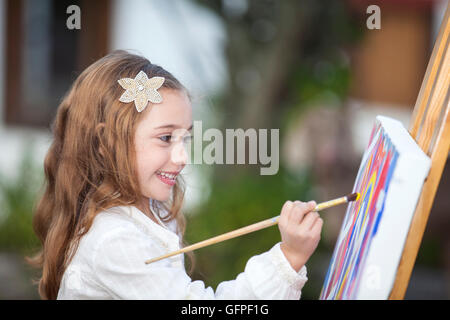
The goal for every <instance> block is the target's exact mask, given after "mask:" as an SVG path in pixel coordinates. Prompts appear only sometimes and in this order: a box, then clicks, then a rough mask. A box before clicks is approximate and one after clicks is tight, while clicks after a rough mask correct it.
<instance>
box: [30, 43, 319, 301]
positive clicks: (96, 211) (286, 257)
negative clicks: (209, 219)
mask: <svg viewBox="0 0 450 320" xmlns="http://www.w3.org/2000/svg"><path fill="white" fill-rule="evenodd" d="M191 129H192V106H191V102H190V98H189V94H188V92H187V90H186V89H185V88H184V87H183V86H182V85H181V84H180V82H179V81H178V80H177V79H176V78H175V77H174V76H173V75H172V74H170V73H169V72H167V71H166V70H164V69H163V68H161V67H160V66H157V65H154V64H152V63H150V62H149V61H148V60H147V59H145V58H143V57H141V56H138V55H134V54H130V53H128V52H125V51H115V52H113V53H111V54H109V55H107V56H105V57H103V58H102V59H100V60H98V61H97V62H95V63H94V64H92V65H91V66H89V67H88V68H87V69H86V70H85V71H83V72H82V73H81V74H80V75H79V77H78V78H77V79H76V80H75V82H74V84H73V86H72V88H71V89H70V90H69V92H68V93H67V95H66V96H65V97H64V99H63V101H62V102H61V104H60V106H59V107H58V111H57V114H56V118H55V122H54V123H53V125H52V130H53V135H54V139H53V143H52V145H51V146H50V149H49V151H48V153H47V156H46V158H45V162H44V169H45V177H46V185H45V191H44V193H43V195H42V197H41V198H40V200H39V202H38V205H37V207H36V210H35V215H34V220H33V226H34V230H35V232H36V234H37V235H38V237H39V239H40V241H41V243H42V250H41V251H40V252H39V253H38V254H37V255H36V256H35V257H33V258H32V259H29V261H30V263H33V264H35V265H37V266H39V267H40V268H42V276H41V278H40V279H39V293H40V295H41V297H42V298H43V299H299V298H300V295H301V289H302V287H303V285H304V284H305V282H306V281H307V277H306V267H305V263H306V262H307V260H308V259H309V257H310V256H311V254H312V253H313V252H314V250H315V249H316V247H317V244H318V241H319V239H320V232H321V229H322V219H320V217H319V215H318V214H317V213H316V212H313V211H312V210H313V208H314V207H315V202H314V201H311V202H308V203H303V202H301V201H295V202H292V201H286V202H285V204H284V205H283V207H282V209H281V213H280V220H279V224H278V226H279V229H280V233H281V239H282V241H281V242H279V243H276V244H274V246H273V247H272V248H271V249H270V250H269V251H267V252H263V253H261V254H259V255H256V256H254V257H252V258H250V259H249V261H248V262H247V264H246V266H245V270H244V271H243V272H242V273H240V274H239V275H238V276H237V278H236V279H234V280H230V281H224V282H222V283H220V284H219V286H218V287H217V290H216V291H215V292H214V291H213V289H212V288H211V287H205V284H204V283H203V282H202V281H199V280H196V281H192V279H191V278H190V277H189V276H188V274H187V273H186V270H185V266H184V257H183V255H177V256H173V257H171V258H168V259H163V260H160V261H157V262H154V263H152V264H148V265H147V264H145V263H144V261H145V260H146V259H148V258H152V257H157V256H161V255H163V254H165V253H168V252H171V251H175V250H178V249H179V248H180V247H181V246H182V245H183V235H184V230H185V219H184V217H183V214H182V212H181V207H182V202H183V197H184V187H183V184H184V183H183V179H182V174H181V172H182V170H183V168H184V167H185V165H186V163H187V160H188V155H187V152H186V148H185V145H184V144H185V141H186V139H189V138H190V131H191ZM249 201H251V199H249ZM211 214H214V213H213V212H212V213H211Z"/></svg>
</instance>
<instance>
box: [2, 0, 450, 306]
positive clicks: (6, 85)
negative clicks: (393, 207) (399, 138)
mask: <svg viewBox="0 0 450 320" xmlns="http://www.w3.org/2000/svg"><path fill="white" fill-rule="evenodd" d="M447 3H448V1H444V0H436V1H431V0H427V1H425V0H384V1H362V0H355V1H349V0H346V1H333V0H323V1H314V0H302V1H275V0H215V1H206V0H201V1H200V0H197V1H196V0H177V1H164V0H132V1H130V0H95V1H93V0H90V1H87V0H58V1H56V0H0V299H38V298H39V296H38V294H37V288H36V286H35V285H33V284H32V282H31V279H32V278H33V277H35V276H36V272H35V271H34V270H32V269H30V267H28V266H27V265H26V264H25V263H24V259H23V258H24V256H25V255H27V254H30V253H32V252H34V251H35V250H36V249H37V248H38V245H39V244H38V241H37V239H36V237H35V235H34V233H33V231H32V227H31V219H32V208H33V205H34V204H35V202H36V199H37V197H38V195H39V193H40V192H41V191H42V183H43V159H44V157H45V154H46V151H47V149H48V147H49V145H50V143H51V131H50V124H51V122H52V121H53V118H54V116H55V113H56V109H57V106H58V104H59V101H60V100H61V98H62V96H63V95H64V93H65V92H66V91H67V90H68V89H69V86H70V85H71V83H72V82H73V81H74V80H75V78H76V77H77V75H78V74H79V73H80V72H81V71H82V70H83V69H84V68H86V67H87V66H88V65H89V64H91V63H92V62H94V61H95V60H97V59H98V58H100V57H102V56H104V55H105V54H107V53H108V52H110V51H112V50H114V49H126V50H131V51H133V52H135V53H138V54H142V55H144V56H145V57H147V58H148V59H149V60H150V61H151V62H152V63H155V64H159V65H161V66H163V67H164V68H165V69H167V70H169V71H170V72H172V73H173V74H174V75H175V76H176V77H177V78H178V79H179V80H180V81H181V82H182V83H183V84H184V85H185V86H186V87H187V88H188V89H189V90H190V92H191V94H192V95H193V97H194V98H193V107H194V120H201V121H202V122H203V130H206V129H207V128H212V127H214V128H219V129H220V130H225V128H244V130H245V129H247V128H255V129H258V128H264V129H271V128H274V129H279V130H280V131H279V133H280V168H279V171H278V173H277V174H276V175H271V176H261V175H260V167H261V165H189V167H187V168H186V169H185V180H186V182H187V191H186V202H185V214H186V216H187V219H188V225H187V231H186V240H187V241H188V242H189V243H194V242H197V241H200V240H204V239H206V238H210V237H213V236H216V235H218V234H221V233H224V232H227V231H230V230H233V229H236V228H239V227H242V226H245V225H248V224H251V223H254V222H257V221H261V220H263V219H267V218H269V217H272V216H274V215H277V214H279V211H280V209H281V207H282V205H283V203H284V202H285V201H286V200H297V199H298V200H304V201H306V200H310V199H314V200H316V201H326V200H329V199H331V198H335V197H338V196H341V195H343V194H346V193H348V192H349V191H350V190H351V189H352V187H353V183H354V179H355V177H356V174H357V171H358V168H359V164H360V160H361V156H362V153H363V151H364V148H365V147H366V144H367V141H368V138H369V134H370V130H371V128H372V125H373V122H374V119H375V116H376V115H378V114H382V115H386V116H390V117H394V118H396V119H398V120H400V121H401V122H402V123H403V124H404V125H405V127H407V128H408V125H409V120H410V116H411V113H412V110H413V108H414V104H415V101H416V99H417V95H418V93H419V89H420V86H421V83H422V79H423V77H424V74H425V70H426V67H427V64H428V61H429V59H430V56H431V51H432V49H433V45H434V42H435V39H436V36H437V32H438V29H439V25H440V22H441V20H442V17H443V14H444V11H445V8H446V6H447ZM372 4H376V5H378V6H379V7H380V9H381V25H380V26H381V29H368V27H367V25H366V20H367V19H368V17H369V16H370V14H368V13H366V9H367V7H368V6H369V5H372ZM71 5H76V6H78V8H79V9H80V14H81V16H80V17H81V20H80V22H81V23H80V26H79V27H80V28H79V29H76V28H75V29H69V28H68V24H67V22H68V19H69V17H71V16H72V14H73V13H74V12H75V11H70V10H69V11H68V10H67V9H68V7H69V6H71ZM72 22H73V21H72ZM449 176H450V169H449V166H448V165H447V166H446V168H445V170H444V173H443V176H442V179H441V183H440V186H439V189H438V192H437V195H436V199H435V201H434V205H433V208H432V211H431V213H430V218H429V221H428V225H427V228H426V231H425V234H424V238H423V242H422V245H421V249H420V251H419V254H418V257H417V261H416V264H415V268H414V270H413V273H412V276H411V281H410V284H409V288H408V291H407V293H406V297H405V298H406V299H448V298H449V297H450V236H449V232H448V230H449V227H450V226H449V222H450V221H449V220H450V219H449V214H450V199H449V197H448V194H449V192H450V179H449ZM344 214H345V207H344V206H339V207H337V208H333V209H329V210H328V211H327V212H326V213H324V214H322V217H323V218H324V221H325V223H324V228H323V233H322V240H321V242H320V244H319V247H318V249H317V251H316V252H315V254H314V255H313V257H312V258H311V259H310V261H309V263H308V264H307V267H308V278H309V281H308V283H307V284H306V285H305V287H304V289H303V292H302V298H303V299H317V298H318V297H319V294H320V290H321V288H322V284H323V281H324V277H325V275H326V271H327V268H328V264H329V262H330V259H331V256H332V253H333V249H334V245H335V243H336V238H337V236H338V233H339V230H340V227H341V223H342V221H343V217H344ZM280 240H281V239H280V234H279V231H278V228H277V227H273V228H269V229H265V230H261V231H258V232H255V233H253V234H249V235H245V236H242V237H240V238H236V239H232V240H228V241H226V242H224V243H220V244H216V245H214V246H211V247H207V248H204V249H200V250H198V251H196V252H195V256H196V269H195V270H196V271H195V273H194V274H193V276H192V277H193V279H201V280H203V281H205V283H206V285H207V286H212V287H213V288H214V289H215V288H216V287H217V284H218V283H220V282H221V281H224V280H230V279H234V278H235V277H236V276H237V275H238V274H239V273H240V272H242V271H243V270H244V267H245V263H246V262H247V261H248V259H249V258H250V257H251V256H253V255H256V254H260V253H262V252H264V251H266V250H268V249H270V248H271V247H272V246H273V244H274V243H276V242H278V241H280Z"/></svg>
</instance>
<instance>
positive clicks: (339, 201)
mask: <svg viewBox="0 0 450 320" xmlns="http://www.w3.org/2000/svg"><path fill="white" fill-rule="evenodd" d="M359 197H360V193H359V192H356V193H352V194H349V195H346V196H344V197H340V198H337V199H334V200H330V201H326V202H322V203H319V204H318V205H317V206H316V207H315V208H314V210H312V211H321V210H324V209H328V208H330V207H334V206H337V205H339V204H343V203H348V202H351V201H357V200H358V199H359ZM279 218H280V216H276V217H273V218H270V219H267V220H263V221H260V222H257V223H254V224H251V225H249V226H246V227H243V228H240V229H236V230H234V231H230V232H227V233H224V234H222V235H220V236H216V237H213V238H210V239H207V240H203V241H201V242H197V243H195V244H192V245H190V246H187V247H184V248H183V249H180V250H177V251H174V252H171V253H168V254H165V255H162V256H160V257H157V258H153V259H149V260H146V261H145V264H149V263H152V262H155V261H158V260H161V259H165V258H168V257H171V256H174V255H177V254H180V253H184V252H188V251H193V250H196V249H199V248H203V247H206V246H209V245H212V244H215V243H218V242H222V241H225V240H228V239H232V238H235V237H239V236H242V235H244V234H247V233H250V232H254V231H258V230H261V229H264V228H267V227H270V226H273V225H275V224H277V223H278V219H279Z"/></svg>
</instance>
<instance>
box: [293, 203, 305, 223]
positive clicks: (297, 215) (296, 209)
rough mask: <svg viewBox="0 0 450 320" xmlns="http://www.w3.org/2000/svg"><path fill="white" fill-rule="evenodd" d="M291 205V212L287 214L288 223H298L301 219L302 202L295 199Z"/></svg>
mask: <svg viewBox="0 0 450 320" xmlns="http://www.w3.org/2000/svg"><path fill="white" fill-rule="evenodd" d="M293 204H294V205H293V206H292V209H291V214H290V216H289V223H290V224H298V223H299V222H300V221H301V219H302V212H303V210H304V209H303V202H301V201H299V200H296V201H294V202H293Z"/></svg>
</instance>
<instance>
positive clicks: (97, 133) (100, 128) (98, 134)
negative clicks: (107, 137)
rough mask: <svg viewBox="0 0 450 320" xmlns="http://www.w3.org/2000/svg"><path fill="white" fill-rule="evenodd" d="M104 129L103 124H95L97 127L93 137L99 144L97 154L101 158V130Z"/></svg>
mask: <svg viewBox="0 0 450 320" xmlns="http://www.w3.org/2000/svg"><path fill="white" fill-rule="evenodd" d="M104 128H105V123H104V122H101V123H99V124H97V126H96V127H95V135H96V137H97V141H98V142H99V150H98V152H99V153H100V154H101V155H102V157H104V156H105V154H104V152H103V149H102V142H101V141H102V140H103V139H102V136H103V130H104Z"/></svg>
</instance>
